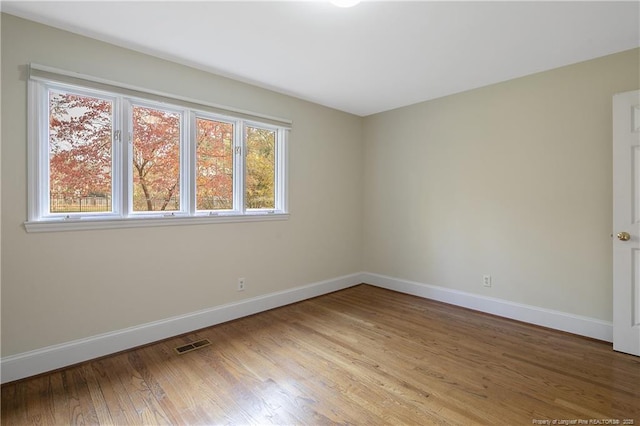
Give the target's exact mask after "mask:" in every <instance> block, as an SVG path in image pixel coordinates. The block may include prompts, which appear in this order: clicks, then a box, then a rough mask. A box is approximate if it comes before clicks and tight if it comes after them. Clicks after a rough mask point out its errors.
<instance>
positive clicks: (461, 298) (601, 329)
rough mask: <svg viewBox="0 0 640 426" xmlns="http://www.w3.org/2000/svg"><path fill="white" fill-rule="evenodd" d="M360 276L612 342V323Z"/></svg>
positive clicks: (378, 283)
mask: <svg viewBox="0 0 640 426" xmlns="http://www.w3.org/2000/svg"><path fill="white" fill-rule="evenodd" d="M361 278H362V282H364V283H367V284H371V285H375V286H377V287H382V288H386V289H389V290H395V291H399V292H401V293H407V294H412V295H414V296H419V297H424V298H426V299H433V300H437V301H440V302H445V303H449V304H452V305H456V306H462V307H464V308H469V309H474V310H476V311H480V312H485V313H488V314H494V315H498V316H501V317H505V318H511V319H515V320H518V321H523V322H527V323H530V324H535V325H540V326H543V327H548V328H553V329H555V330H561V331H566V332H569V333H573V334H578V335H580V336H586V337H591V338H594V339H598V340H604V341H606V342H612V341H613V323H612V322H608V321H602V320H599V319H595V318H589V317H584V316H580V315H573V314H569V313H566V312H561V311H554V310H551V309H545V308H540V307H537V306H531V305H525V304H521V303H515V302H510V301H507V300H503V299H496V298H493V297H486V296H480V295H477V294H472V293H466V292H463V291H458V290H452V289H448V288H444V287H437V286H433V285H429V284H422V283H418V282H413V281H407V280H401V279H398V278H393V277H388V276H384V275H378V274H372V273H368V272H367V273H363V274H362V276H361Z"/></svg>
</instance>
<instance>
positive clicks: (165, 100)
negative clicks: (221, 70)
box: [24, 64, 291, 232]
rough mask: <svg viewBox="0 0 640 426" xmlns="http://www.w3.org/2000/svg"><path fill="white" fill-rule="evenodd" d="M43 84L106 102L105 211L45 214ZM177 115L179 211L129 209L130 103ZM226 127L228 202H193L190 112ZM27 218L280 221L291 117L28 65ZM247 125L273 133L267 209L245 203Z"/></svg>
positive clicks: (111, 224)
mask: <svg viewBox="0 0 640 426" xmlns="http://www.w3.org/2000/svg"><path fill="white" fill-rule="evenodd" d="M49 90H57V91H62V92H65V91H67V92H69V93H77V94H79V95H85V96H92V97H97V98H101V99H107V100H109V101H111V102H113V112H112V114H113V116H112V117H113V123H112V194H111V195H112V212H104V213H102V212H91V213H88V212H87V213H50V206H49V203H50V201H49V134H48V132H49V110H48V109H49V106H48V102H49V101H48V93H49ZM134 105H135V106H142V107H149V108H154V109H161V110H166V111H169V112H174V113H178V114H180V115H181V129H180V134H181V138H180V210H179V211H152V212H134V211H133V205H132V201H133V179H132V173H133V170H132V169H133V163H132V155H133V154H132V153H133V142H132V131H133V129H132V108H133V106H134ZM197 118H202V119H207V120H214V121H221V122H226V123H231V124H233V126H234V137H233V147H234V149H233V152H234V172H233V209H231V210H197V209H196V195H197V194H196V126H195V124H196V119H197ZM28 120H29V128H28V218H27V221H26V222H25V223H24V225H25V228H26V230H27V232H48V231H71V230H83V229H109V228H129V227H148V226H168V225H187V224H205V223H218V222H246V221H269V220H286V219H288V217H289V211H288V176H287V163H288V154H287V151H288V146H287V145H288V141H287V139H288V133H289V130H290V128H291V126H290V125H291V122H290V121H287V120H283V119H277V118H273V117H268V116H261V115H258V114H255V113H248V112H247V111H242V110H233V109H225V108H223V107H221V106H219V105H215V104H210V103H207V102H202V101H198V100H193V99H190V98H184V97H180V96H176V95H168V94H165V93H160V92H155V91H148V90H145V89H142V88H139V87H133V86H127V85H123V84H119V83H114V82H111V81H106V80H102V79H98V78H93V77H89V76H84V75H80V74H76V73H71V72H68V71H61V70H57V69H53V68H49V67H45V66H42V65H35V64H31V65H30V78H29V80H28ZM247 126H252V127H257V128H263V129H268V130H273V131H275V132H276V155H275V162H276V164H275V176H274V179H275V180H274V183H275V194H274V195H275V208H274V209H247V208H246V206H245V198H246V193H245V185H244V179H245V175H246V164H245V153H246V137H245V134H246V132H245V129H246V127H247Z"/></svg>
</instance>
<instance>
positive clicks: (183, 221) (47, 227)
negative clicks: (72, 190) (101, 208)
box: [24, 211, 290, 232]
mask: <svg viewBox="0 0 640 426" xmlns="http://www.w3.org/2000/svg"><path fill="white" fill-rule="evenodd" d="M289 216H290V213H270V212H262V211H261V212H255V213H254V212H251V213H246V214H242V215H238V214H224V213H220V214H217V215H216V214H214V215H202V216H177V215H176V216H172V215H166V216H163V217H128V218H117V219H116V218H114V219H104V218H99V219H97V218H96V219H94V218H90V217H82V218H78V219H75V218H72V219H63V220H40V221H35V222H31V221H27V222H24V227H25V229H26V231H27V232H56V231H84V230H92V229H93V230H95V229H122V228H149V227H159V226H175V225H207V224H212V223H240V222H269V221H280V220H288V219H289Z"/></svg>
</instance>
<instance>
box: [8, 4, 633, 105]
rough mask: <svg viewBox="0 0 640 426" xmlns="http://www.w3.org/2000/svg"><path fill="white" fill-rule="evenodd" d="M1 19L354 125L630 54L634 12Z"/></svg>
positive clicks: (25, 7) (163, 12)
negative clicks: (128, 52) (286, 100)
mask: <svg viewBox="0 0 640 426" xmlns="http://www.w3.org/2000/svg"><path fill="white" fill-rule="evenodd" d="M1 8H2V11H3V12H6V13H10V14H13V15H17V16H20V17H23V18H27V19H30V20H33V21H37V22H42V23H45V24H48V25H51V26H54V27H58V28H62V29H65V30H68V31H72V32H75V33H78V34H82V35H86V36H89V37H93V38H96V39H99V40H103V41H107V42H109V43H113V44H115V45H119V46H124V47H127V48H130V49H133V50H137V51H140V52H144V53H148V54H152V55H155V56H159V57H161V58H165V59H170V60H173V61H176V62H180V63H183V64H186V65H190V66H193V67H196V68H200V69H203V70H207V71H211V72H213V73H216V74H220V75H224V76H228V77H231V78H234V79H237V80H240V81H244V82H248V83H252V84H255V85H258V86H261V87H265V88H268V89H272V90H275V91H278V92H281V93H285V94H289V95H293V96H296V97H299V98H302V99H306V100H309V101H312V102H316V103H319V104H322V105H326V106H329V107H333V108H336V109H339V110H342V111H347V112H350V113H353V114H357V115H361V116H366V115H369V114H373V113H377V112H381V111H386V110H389V109H393V108H397V107H401V106H405V105H410V104H413V103H417V102H421V101H425V100H429V99H434V98H438V97H441V96H446V95H449V94H453V93H457V92H461V91H464V90H469V89H472V88H476V87H481V86H485V85H488V84H492V83H497V82H500V81H505V80H508V79H512V78H515V77H520V76H524V75H528V74H532V73H535V72H539V71H544V70H548V69H552V68H556V67H560V66H563V65H568V64H572V63H576V62H580V61H584V60H588V59H592V58H595V57H599V56H604V55H607V54H611V53H615V52H619V51H623V50H627V49H631V48H634V47H638V46H640V1H626V2H612V1H604V2H593V1H590V2H579V1H569V2H524V1H511V2H506V1H503V2H481V1H472V2H460V1H447V2H435V1H412V2H398V1H366V0H365V1H364V2H362V3H360V4H359V5H357V6H355V7H352V8H338V7H335V6H333V5H331V4H330V3H329V2H328V1H283V2H270V1H259V2H244V1H243V2H241V1H236V2H222V1H198V2H186V1H173V2H167V1H165V2H149V1H127V2H111V1H107V2H101V1H81V2H54V1H45V2H32V1H22V2H6V1H3V2H2V3H1ZM639 78H640V77H639Z"/></svg>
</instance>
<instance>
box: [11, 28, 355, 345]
mask: <svg viewBox="0 0 640 426" xmlns="http://www.w3.org/2000/svg"><path fill="white" fill-rule="evenodd" d="M29 62H36V63H40V64H43V65H48V66H52V67H57V68H62V69H66V70H72V71H77V72H81V73H85V74H89V75H93V76H97V77H103V78H106V79H110V80H115V81H119V82H124V83H129V84H134V85H139V86H142V87H145V88H149V89H155V90H160V91H163V92H168V93H174V94H178V95H183V96H189V97H192V98H197V99H202V100H204V101H209V102H215V103H218V104H222V105H227V106H232V107H236V108H241V109H245V110H249V111H254V112H258V113H262V114H267V115H272V116H277V117H284V118H289V119H291V120H293V131H292V133H291V137H290V139H289V142H290V184H291V186H290V193H289V201H290V211H291V218H290V220H288V221H282V222H261V223H240V224H213V225H191V226H172V227H156V228H140V229H120V230H100V231H78V232H55V233H35V234H34V233H29V234H28V233H26V232H25V230H24V227H23V222H24V221H25V220H26V218H27V200H26V194H27V190H26V188H27V187H26V185H27V182H26V173H27V170H26V164H27V162H26V154H27V139H26V128H27V121H26V120H27V116H26V100H27V98H26V81H25V65H26V64H28V63H29ZM2 122H3V124H4V126H3V127H2V168H1V170H2V251H1V253H2V356H8V355H12V354H18V353H22V352H25V351H29V350H32V349H37V348H42V347H46V346H49V345H53V344H57V343H62V342H68V341H71V340H73V339H79V338H83V337H88V336H94V335H97V334H99V333H104V332H109V331H114V330H120V329H123V328H125V327H129V326H135V325H140V324H144V323H147V322H150V321H155V320H160V319H165V318H169V317H173V316H176V315H180V314H185V313H190V312H194V311H197V310H201V309H206V308H209V307H214V306H218V305H222V304H225V303H228V302H232V301H236V300H240V299H241V298H249V297H255V296H258V295H263V294H267V293H271V292H275V291H281V290H286V289H289V288H293V287H296V286H300V285H305V284H310V283H314V282H318V281H321V280H326V279H330V278H336V277H339V276H342V275H345V274H351V273H355V272H359V271H360V267H361V251H362V249H361V247H362V227H361V218H362V212H361V199H362V146H361V144H362V142H361V141H362V134H361V126H362V120H361V119H360V118H359V117H355V116H352V115H349V114H345V113H341V112H337V111H335V110H331V109H328V108H324V107H321V106H318V105H314V104H311V103H308V102H303V101H300V100H297V99H294V98H291V97H287V96H283V95H279V94H276V93H273V92H270V91H267V90H262V89H259V88H256V87H253V86H250V85H246V84H242V83H239V82H236V81H233V80H229V79H226V78H222V77H218V76H214V75H211V74H208V73H205V72H201V71H198V70H194V69H192V68H188V67H185V66H181V65H177V64H175V63H171V62H167V61H163V60H160V59H157V58H153V57H150V56H146V55H142V54H139V53H135V52H132V51H129V50H125V49H121V48H118V47H114V46H112V45H109V44H105V43H101V42H98V41H95V40H91V39H89V38H85V37H80V36H77V35H73V34H71V33H67V32H63V31H59V30H55V29H53V28H50V27H46V26H43V25H39V24H36V23H33V22H29V21H25V20H22V19H18V18H16V17H13V16H9V15H2ZM238 277H246V279H247V290H246V291H245V292H244V293H238V292H236V291H235V285H236V279H237V278H238Z"/></svg>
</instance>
